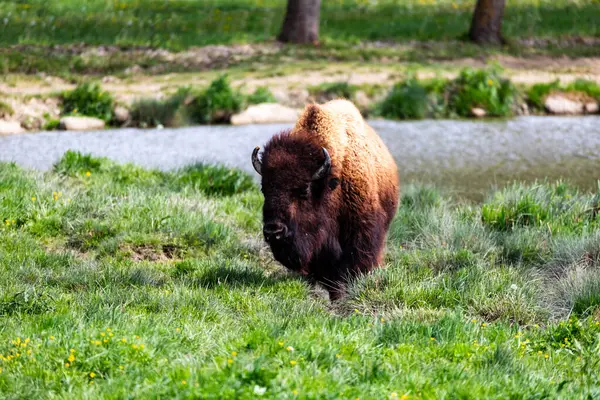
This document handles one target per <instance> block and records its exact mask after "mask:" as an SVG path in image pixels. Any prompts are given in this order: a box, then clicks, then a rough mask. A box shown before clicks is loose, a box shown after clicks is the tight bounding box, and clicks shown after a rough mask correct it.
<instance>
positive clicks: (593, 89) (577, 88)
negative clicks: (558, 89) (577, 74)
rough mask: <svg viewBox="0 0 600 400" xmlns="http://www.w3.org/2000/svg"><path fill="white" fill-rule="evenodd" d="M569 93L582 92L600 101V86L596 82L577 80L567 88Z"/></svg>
mask: <svg viewBox="0 0 600 400" xmlns="http://www.w3.org/2000/svg"><path fill="white" fill-rule="evenodd" d="M565 91H567V92H581V93H585V94H587V95H588V96H590V97H593V98H595V99H596V100H597V101H600V85H598V84H597V83H596V82H594V81H588V80H585V79H577V80H575V81H573V82H571V83H569V84H568V85H567V86H566V87H565Z"/></svg>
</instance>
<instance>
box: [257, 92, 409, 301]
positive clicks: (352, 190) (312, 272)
mask: <svg viewBox="0 0 600 400" xmlns="http://www.w3.org/2000/svg"><path fill="white" fill-rule="evenodd" d="M338 102H344V101H341V100H338ZM346 103H347V104H350V106H348V105H346V104H345V103H342V104H340V103H334V105H335V106H344V107H349V112H350V113H352V112H354V110H355V109H353V108H352V107H353V105H351V103H349V102H346ZM326 106H327V105H326ZM319 107H323V106H317V105H310V106H307V110H306V111H305V116H304V118H305V119H304V120H303V122H302V117H301V122H299V124H298V125H297V129H295V130H293V131H286V132H282V133H280V134H278V135H275V136H274V137H273V138H271V140H269V142H268V143H267V144H266V146H265V148H264V151H263V154H262V160H260V159H259V157H258V148H256V149H255V150H254V152H253V154H252V164H253V165H254V168H255V169H256V171H257V172H258V173H259V174H260V175H261V176H262V192H263V195H264V199H265V202H264V206H263V233H264V237H265V240H266V241H267V243H268V244H269V247H270V248H271V251H272V253H273V256H274V258H275V259H276V260H277V261H278V262H279V263H281V264H282V265H283V266H285V267H286V268H288V269H290V270H292V271H295V272H297V273H299V274H300V275H302V276H304V277H305V278H306V279H308V280H309V282H311V283H319V284H321V285H323V286H324V287H325V288H326V289H327V291H328V292H329V296H330V299H331V300H336V299H338V298H339V297H341V296H342V295H343V293H344V291H345V286H346V283H347V282H348V280H350V279H351V278H353V277H355V276H356V275H358V274H360V273H364V272H368V271H370V270H371V269H372V268H374V267H375V266H377V265H379V264H381V262H382V261H383V260H382V255H383V248H384V243H385V236H386V232H387V230H388V229H389V226H390V223H391V221H392V219H393V217H394V215H395V213H396V208H397V205H398V184H397V181H398V179H397V176H396V170H395V163H394V162H393V160H392V161H391V163H390V161H389V160H391V156H389V153H387V148H385V147H384V146H383V144H382V143H381V142H379V138H378V137H376V136H373V135H375V134H374V132H372V131H368V132H367V133H366V134H365V135H363V136H359V135H356V136H357V137H363V138H364V137H365V136H367V137H369V135H370V137H369V140H371V141H372V142H373V143H370V142H369V143H367V144H366V145H365V146H363V147H364V148H366V149H367V150H371V154H365V156H366V157H367V158H366V160H351V162H362V163H363V164H362V165H358V166H356V167H354V168H355V170H356V169H357V168H359V171H367V172H366V173H363V172H361V175H360V176H359V177H358V178H357V177H356V174H354V175H353V174H352V173H353V170H352V168H353V166H352V165H351V166H348V165H349V164H348V163H347V161H348V160H347V159H344V160H340V156H339V154H342V150H344V149H340V148H336V147H335V144H332V143H328V141H327V140H323V137H322V135H321V136H319V134H318V133H319V132H318V131H319V129H322V127H321V126H319V125H316V122H317V121H321V120H323V118H321V117H322V114H323V113H324V112H326V111H324V108H319ZM356 113H358V111H356ZM307 115H308V116H307ZM328 115H330V114H328ZM333 115H334V116H335V114H333ZM358 115H359V116H360V114H358ZM351 117H354V118H356V116H355V115H351ZM319 118H320V119H319ZM307 119H308V122H307ZM360 121H362V118H361V120H359V121H358V122H356V124H357V125H358V126H359V127H362V125H359V123H360ZM311 124H312V126H313V127H315V126H316V128H314V129H312V130H307V129H304V126H303V125H309V126H310V125H311ZM365 126H366V125H365ZM351 128H353V127H350V128H348V129H347V130H351ZM363 129H367V128H363ZM331 130H332V129H330V131H331ZM351 133H352V132H351ZM347 135H348V136H350V134H347ZM326 139H327V138H326ZM334 139H335V138H333V139H332V141H335V140H334ZM350 139H353V138H352V137H350ZM363 140H364V139H363ZM359 145H360V143H359ZM355 146H358V145H355ZM354 150H356V149H354ZM373 150H375V151H373ZM330 152H332V157H330V155H329V153H330ZM376 152H379V153H380V154H377V155H378V156H380V157H382V158H383V159H384V160H385V162H387V164H382V162H381V161H380V160H377V159H375V158H374V157H373V155H374V154H373V153H376ZM353 153H354V154H356V152H353ZM369 156H370V158H369ZM344 161H346V162H344ZM368 163H370V164H368ZM389 164H392V165H391V167H390V165H389ZM360 168H362V170H360ZM382 171H383V172H382ZM390 171H391V172H390ZM377 174H379V175H377ZM386 174H387V175H386ZM365 182H366V183H365Z"/></svg>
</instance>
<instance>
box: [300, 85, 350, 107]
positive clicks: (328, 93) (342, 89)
mask: <svg viewBox="0 0 600 400" xmlns="http://www.w3.org/2000/svg"><path fill="white" fill-rule="evenodd" d="M357 90H358V88H357V87H356V86H354V85H351V84H349V83H348V82H332V83H324V84H322V85H318V86H312V87H310V88H309V90H308V91H309V92H310V94H312V95H313V96H315V97H317V99H318V101H319V102H326V101H329V100H334V99H339V98H344V99H347V100H351V99H352V98H354V95H355V94H356V91H357Z"/></svg>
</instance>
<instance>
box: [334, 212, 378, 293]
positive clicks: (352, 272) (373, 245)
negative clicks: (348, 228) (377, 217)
mask: <svg viewBox="0 0 600 400" xmlns="http://www.w3.org/2000/svg"><path fill="white" fill-rule="evenodd" d="M387 226H388V224H387V221H385V219H384V218H381V221H380V223H378V224H373V225H372V226H370V227H364V226H362V227H360V228H359V229H357V230H355V231H354V232H356V234H355V235H354V236H350V237H348V238H347V241H346V243H345V245H344V246H343V250H342V257H341V258H340V261H339V263H338V265H336V267H335V268H333V269H332V270H331V272H332V274H331V275H330V276H329V277H328V278H329V280H330V282H335V285H329V286H328V291H329V297H330V299H332V300H334V299H335V300H337V299H339V298H340V297H342V296H343V295H344V294H345V293H346V287H347V284H348V283H349V282H350V280H351V279H354V278H356V277H357V276H358V275H360V274H363V273H367V272H369V271H371V270H372V269H373V268H376V267H377V266H379V265H381V263H382V262H383V249H384V245H385V237H386V230H387Z"/></svg>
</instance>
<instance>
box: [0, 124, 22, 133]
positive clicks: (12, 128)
mask: <svg viewBox="0 0 600 400" xmlns="http://www.w3.org/2000/svg"><path fill="white" fill-rule="evenodd" d="M23 132H25V129H23V128H22V127H21V124H20V123H19V122H18V121H3V120H0V135H13V134H15V133H23Z"/></svg>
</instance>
